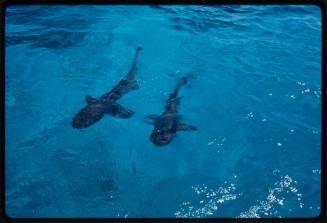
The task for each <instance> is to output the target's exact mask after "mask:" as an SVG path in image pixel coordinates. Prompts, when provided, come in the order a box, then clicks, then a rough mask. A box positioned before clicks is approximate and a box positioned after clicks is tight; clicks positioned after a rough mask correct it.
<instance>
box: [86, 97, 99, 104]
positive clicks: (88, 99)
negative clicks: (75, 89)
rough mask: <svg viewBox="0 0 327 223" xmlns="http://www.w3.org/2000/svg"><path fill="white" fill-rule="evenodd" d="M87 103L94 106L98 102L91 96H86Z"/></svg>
mask: <svg viewBox="0 0 327 223" xmlns="http://www.w3.org/2000/svg"><path fill="white" fill-rule="evenodd" d="M85 101H86V103H87V104H92V103H95V102H97V99H95V98H93V97H92V96H90V95H86V96H85Z"/></svg>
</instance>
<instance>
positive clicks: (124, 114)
mask: <svg viewBox="0 0 327 223" xmlns="http://www.w3.org/2000/svg"><path fill="white" fill-rule="evenodd" d="M106 113H108V114H110V115H112V116H113V117H115V118H130V117H132V116H133V114H134V112H133V111H132V110H130V109H127V108H124V107H123V106H121V105H120V104H118V103H113V104H111V105H110V106H109V107H108V109H107V111H106Z"/></svg>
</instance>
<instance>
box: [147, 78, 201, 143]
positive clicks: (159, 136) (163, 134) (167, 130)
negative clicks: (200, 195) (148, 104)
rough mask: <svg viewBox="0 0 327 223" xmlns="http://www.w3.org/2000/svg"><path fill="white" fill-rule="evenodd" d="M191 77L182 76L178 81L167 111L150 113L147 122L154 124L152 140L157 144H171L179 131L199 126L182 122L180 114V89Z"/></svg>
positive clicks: (167, 102) (168, 101)
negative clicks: (155, 113) (159, 113)
mask: <svg viewBox="0 0 327 223" xmlns="http://www.w3.org/2000/svg"><path fill="white" fill-rule="evenodd" d="M188 79H189V77H186V76H185V77H182V78H181V79H180V80H179V82H178V83H177V85H176V87H175V89H174V91H173V92H172V93H171V94H170V96H169V98H168V100H167V101H166V107H165V111H164V112H163V113H162V114H161V115H148V116H147V118H148V119H149V120H148V121H147V122H148V123H150V124H152V125H154V129H153V131H152V134H151V136H150V140H151V141H152V143H153V144H155V145H156V146H165V145H167V144H169V143H170V142H171V141H172V140H173V138H174V137H175V136H176V134H177V132H178V131H195V130H197V128H196V127H195V126H192V125H187V124H185V123H182V122H181V115H179V114H178V109H179V105H180V100H181V99H182V98H183V97H178V93H179V90H180V88H181V87H182V86H184V85H186V84H187V82H188Z"/></svg>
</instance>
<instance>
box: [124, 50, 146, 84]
mask: <svg viewBox="0 0 327 223" xmlns="http://www.w3.org/2000/svg"><path fill="white" fill-rule="evenodd" d="M142 49H143V48H142V46H138V47H137V48H136V52H135V56H134V59H133V63H132V67H131V69H130V70H129V72H128V74H127V76H126V78H127V79H133V78H134V76H135V74H136V71H137V67H136V63H137V60H138V57H139V54H140V52H141V50H142Z"/></svg>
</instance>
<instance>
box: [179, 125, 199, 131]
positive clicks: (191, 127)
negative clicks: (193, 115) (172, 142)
mask: <svg viewBox="0 0 327 223" xmlns="http://www.w3.org/2000/svg"><path fill="white" fill-rule="evenodd" d="M196 130H197V128H196V127H195V126H194V125H187V124H184V123H180V124H179V125H178V131H196Z"/></svg>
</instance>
